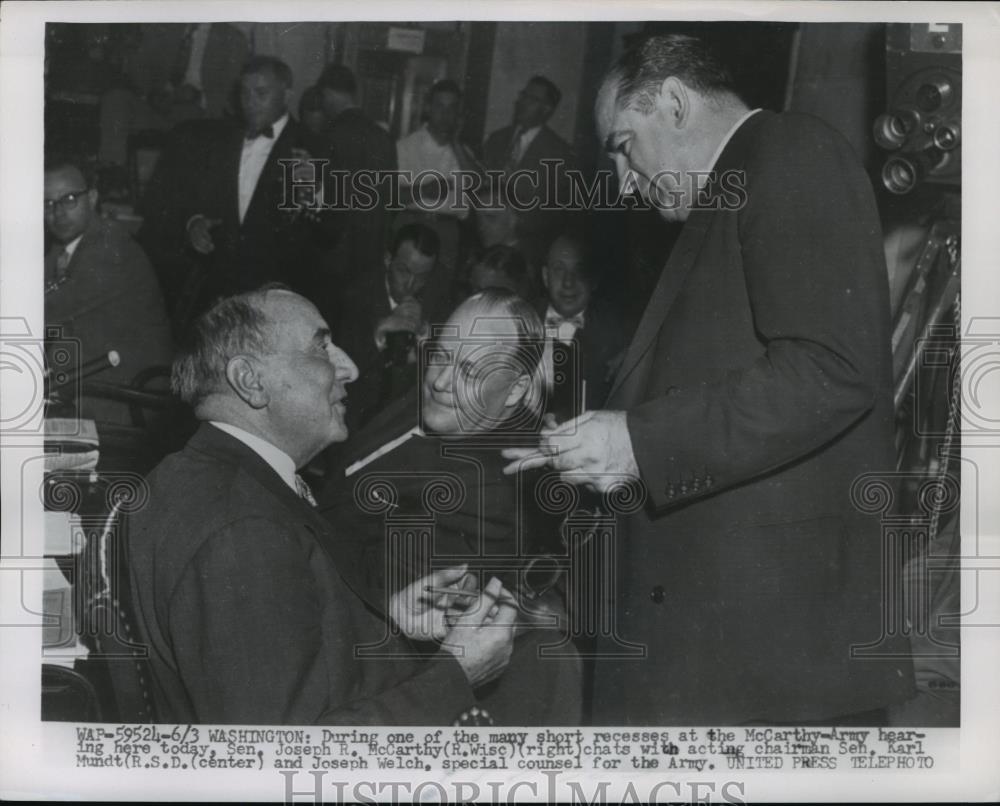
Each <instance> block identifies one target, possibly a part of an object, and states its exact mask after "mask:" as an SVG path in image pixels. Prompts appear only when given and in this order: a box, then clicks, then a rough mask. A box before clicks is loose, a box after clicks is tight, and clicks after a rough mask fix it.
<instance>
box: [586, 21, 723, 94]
mask: <svg viewBox="0 0 1000 806" xmlns="http://www.w3.org/2000/svg"><path fill="white" fill-rule="evenodd" d="M671 76H673V77H674V78H677V79H680V80H681V81H682V82H683V83H684V84H686V85H687V86H688V87H691V88H692V89H694V90H697V91H698V92H700V93H701V94H702V95H706V96H709V97H714V98H721V97H724V96H727V95H738V93H737V90H736V84H735V82H734V81H733V77H732V74H731V73H730V71H729V69H728V68H727V67H726V66H725V64H723V62H722V61H721V60H720V59H719V57H718V56H717V54H716V53H714V52H713V51H712V49H711V48H710V47H709V46H708V45H707V44H706V43H705V42H704V41H703V40H701V39H698V38H697V37H693V36H687V35H685V34H666V35H662V36H651V37H649V38H648V39H645V40H643V41H642V42H641V43H639V44H638V45H636V46H635V47H634V48H631V49H630V50H628V51H626V52H625V53H624V54H622V56H621V57H620V58H619V59H618V61H617V62H616V63H615V65H614V67H612V68H611V70H610V71H609V73H608V75H607V77H606V78H605V84H610V85H611V86H613V87H615V89H616V91H617V92H616V95H617V105H618V107H619V108H620V109H627V108H629V107H633V108H635V109H638V110H639V111H640V112H643V113H648V112H649V111H650V110H651V109H652V107H653V100H654V99H655V98H656V96H657V95H659V92H660V85H662V84H663V82H664V81H665V80H666V79H667V78H669V77H671Z"/></svg>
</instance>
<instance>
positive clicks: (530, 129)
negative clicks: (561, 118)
mask: <svg viewBox="0 0 1000 806" xmlns="http://www.w3.org/2000/svg"><path fill="white" fill-rule="evenodd" d="M561 98H562V93H561V92H560V91H559V88H558V87H557V86H556V85H555V84H553V83H552V82H551V81H550V80H549V79H547V78H546V77H545V76H540V75H539V76H534V77H532V78H531V79H530V80H529V81H528V83H527V84H525V86H524V89H522V90H521V92H520V93H518V96H517V102H516V103H515V104H514V122H513V123H512V124H511V125H510V126H505V127H504V128H502V129H498V130H497V131H495V132H493V133H492V134H491V135H490V136H489V137H488V138H487V139H486V143H485V144H484V146H483V156H484V162H485V164H486V167H487V168H488V169H490V170H499V171H503V173H504V176H505V177H511V176H513V175H514V174H515V173H516V172H522V175H521V178H520V179H515V180H512V181H510V182H509V183H506V182H505V188H506V191H507V193H506V200H505V201H506V203H507V206H508V207H509V208H510V209H511V210H512V212H513V214H514V216H515V219H516V224H515V227H516V238H517V242H518V244H519V245H520V247H521V249H522V251H524V253H525V257H527V258H528V262H529V263H530V264H531V265H532V266H535V267H537V266H540V265H541V264H542V261H543V259H544V257H545V250H546V249H547V248H548V244H549V242H550V241H551V240H552V238H553V237H555V235H556V234H557V233H558V231H559V229H560V228H561V226H562V224H563V220H564V213H563V211H562V210H560V209H545V210H543V209H539V208H540V207H541V206H542V205H546V204H547V205H548V206H549V207H552V206H553V205H562V204H568V203H569V193H568V186H567V184H566V183H567V179H566V175H565V171H566V169H568V168H571V167H572V165H573V153H572V149H571V148H570V145H569V143H567V142H566V141H565V140H563V139H562V138H561V137H560V136H559V135H558V134H556V133H555V132H554V131H553V130H552V129H551V128H549V126H548V121H549V118H551V117H552V113H553V112H555V110H556V107H557V106H558V105H559V101H560V99H561ZM543 161H551V162H552V163H553V165H554V167H552V168H548V169H546V167H545V166H544V165H543ZM552 176H554V177H555V178H556V182H555V183H554V184H553V183H552V182H550V177H552ZM532 206H533V209H527V208H529V207H532Z"/></svg>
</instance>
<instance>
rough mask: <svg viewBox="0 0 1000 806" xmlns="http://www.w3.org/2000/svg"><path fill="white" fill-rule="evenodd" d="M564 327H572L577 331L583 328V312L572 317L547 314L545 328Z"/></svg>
mask: <svg viewBox="0 0 1000 806" xmlns="http://www.w3.org/2000/svg"><path fill="white" fill-rule="evenodd" d="M564 325H572V326H573V327H574V328H576V329H577V330H579V329H580V328H581V327H583V311H580V313H578V314H575V315H574V316H562V315H561V314H558V313H549V314H547V315H546V317H545V327H555V328H559V327H563V326H564Z"/></svg>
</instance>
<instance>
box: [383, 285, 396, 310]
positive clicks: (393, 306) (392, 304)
mask: <svg viewBox="0 0 1000 806" xmlns="http://www.w3.org/2000/svg"><path fill="white" fill-rule="evenodd" d="M384 281H385V298H386V299H387V300H389V310H390V311H394V310H396V307H397V306H398V305H399V303H398V302H396V300H394V299H393V298H392V292H391V291H390V290H389V278H388V277H385V278H384Z"/></svg>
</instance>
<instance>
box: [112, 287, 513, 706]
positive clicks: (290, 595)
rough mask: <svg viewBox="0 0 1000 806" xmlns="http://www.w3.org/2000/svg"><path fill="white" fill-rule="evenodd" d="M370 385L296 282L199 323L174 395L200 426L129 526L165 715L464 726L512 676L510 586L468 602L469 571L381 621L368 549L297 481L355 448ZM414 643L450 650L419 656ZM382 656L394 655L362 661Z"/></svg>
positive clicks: (449, 571) (238, 300) (436, 581)
mask: <svg viewBox="0 0 1000 806" xmlns="http://www.w3.org/2000/svg"><path fill="white" fill-rule="evenodd" d="M356 377H357V369H356V367H355V365H354V363H353V362H352V361H351V360H350V358H348V357H347V355H346V354H345V353H344V352H343V351H341V350H340V349H339V348H338V347H337V346H336V345H334V344H333V343H331V341H330V332H329V328H328V326H327V324H326V322H325V321H324V320H323V318H322V317H321V316H320V314H319V312H318V311H317V310H316V308H315V307H314V306H313V305H312V304H311V303H310V302H309V301H308V300H306V299H305V298H303V297H301V296H299V295H297V294H295V293H292V292H291V291H289V290H287V289H284V288H282V287H265V288H263V289H261V290H257V291H253V292H248V293H245V294H240V295H238V296H235V297H230V298H228V299H225V300H223V301H221V302H219V303H217V304H216V305H215V306H214V307H213V308H212V309H211V310H209V311H208V312H206V313H205V314H203V315H202V316H201V317H200V318H198V319H197V320H196V322H195V324H194V326H193V328H192V332H191V336H190V341H189V343H188V344H187V345H186V347H185V348H184V349H183V350H182V351H181V353H180V355H179V357H178V358H177V360H176V362H175V364H174V367H173V377H172V386H173V388H174V390H175V392H177V393H178V394H179V395H180V396H181V398H183V399H184V400H185V401H186V402H188V403H190V404H191V405H192V406H193V407H194V410H195V414H196V416H197V417H198V419H200V420H201V421H202V424H201V426H200V428H199V430H198V431H197V433H196V434H195V435H194V437H193V438H192V439H191V441H190V442H189V443H188V444H187V445H186V446H185V447H184V449H183V450H181V451H180V452H178V453H176V454H173V455H171V456H169V457H167V458H166V459H165V460H164V461H163V462H162V463H161V464H160V465H159V466H158V467H157V468H156V469H154V470H153V472H152V473H151V474H150V476H149V479H148V483H149V501H148V505H147V506H145V507H144V508H143V509H141V510H140V511H138V512H137V513H136V514H135V515H134V517H133V518H132V521H131V524H130V526H131V528H130V547H129V548H130V552H129V554H130V557H129V561H130V563H129V564H130V567H131V590H132V597H133V602H134V606H135V609H136V616H137V622H138V625H137V626H138V628H139V634H140V638H141V640H142V641H143V642H144V643H146V644H147V645H148V646H149V652H150V665H151V668H152V673H153V680H154V694H155V701H156V706H157V710H158V713H159V717H160V718H161V720H163V721H166V722H181V723H223V724H225V723H241V724H451V723H452V722H453V721H455V720H456V719H461V718H462V717H463V714H465V713H466V712H467V711H468V710H469V709H471V708H472V707H474V706H475V705H476V700H475V697H474V694H473V689H474V688H476V687H479V686H481V685H483V684H484V683H487V682H489V681H490V680H491V679H493V678H494V677H495V676H496V675H498V674H499V673H500V672H502V670H503V668H504V667H505V665H506V664H507V662H508V659H509V657H510V653H511V648H512V642H513V623H514V617H515V612H514V608H512V607H510V606H509V605H507V604H505V601H507V600H508V599H509V596H510V595H509V594H508V593H506V592H504V591H503V590H502V588H501V585H500V583H499V581H498V580H491V581H490V582H489V583H488V584H487V585H486V586H485V588H484V589H483V590H482V591H471V592H470V584H472V583H474V579H473V578H472V577H471V576H469V575H468V574H466V573H465V568H464V566H461V565H459V566H457V567H455V566H453V567H449V568H442V569H440V570H438V571H436V572H435V573H434V574H431V575H428V576H427V577H425V578H423V579H420V580H416V581H415V582H414V583H413V584H412V585H409V586H407V587H406V588H404V589H402V590H401V591H399V592H397V595H395V596H393V597H392V599H391V601H390V602H389V604H388V608H387V612H385V613H384V614H382V615H378V614H375V613H373V612H372V610H371V608H370V607H368V606H367V605H366V604H365V603H364V601H363V600H362V599H361V598H360V597H359V596H358V595H357V593H356V592H355V591H354V589H353V588H352V586H351V582H350V574H349V573H348V571H349V568H347V567H345V566H346V565H347V560H345V558H346V557H349V556H350V551H349V546H345V541H349V540H351V539H353V538H352V536H351V535H347V534H344V533H339V532H338V530H337V529H336V526H335V525H331V523H330V522H328V521H326V520H324V519H323V518H322V517H320V516H319V514H318V513H317V511H316V509H315V501H314V500H313V498H312V494H311V492H310V491H309V489H308V487H307V486H306V484H305V482H304V481H303V480H302V479H301V477H299V476H298V475H297V473H296V468H300V467H302V466H304V465H305V464H306V463H307V462H308V461H309V460H310V459H312V458H313V457H314V456H315V455H316V454H317V453H319V452H320V451H321V450H323V448H325V447H326V446H328V445H329V444H330V443H332V442H336V441H339V440H343V439H345V438H346V436H347V429H346V427H345V425H344V414H345V398H346V394H347V391H346V387H347V384H349V383H350V382H351V381H353V380H354V379H355V378H356ZM427 587H431V588H436V589H439V590H444V591H446V593H443V594H442V593H434V594H428V593H427V592H426V591H425V588H427ZM453 590H454V591H464V592H465V593H464V594H463V595H462V603H463V608H462V609H461V610H460V611H458V610H456V609H454V608H452V609H451V610H450V611H449V607H450V605H451V604H452V603H453V600H454V598H455V596H457V593H456V594H455V595H454V596H453V595H451V594H450V593H447V592H448V591H453ZM470 600H471V602H472V606H467V604H468V602H469V601H470ZM446 617H447V620H446ZM387 627H391V628H392V629H387ZM410 640H419V641H422V642H424V643H425V644H427V643H435V642H437V643H436V644H435V646H436V649H435V651H434V652H431V653H424V656H423V657H422V658H417V659H414V657H413V655H414V653H413V652H412V651H410V652H407V651H405V649H406V644H407V643H408V642H409V641H410ZM379 644H381V645H382V647H383V649H384V650H385V651H384V652H381V653H380V656H379V657H372V658H369V657H357V649H358V648H359V647H360V646H362V645H369V646H371V645H379ZM400 648H402V650H403V651H399V650H400ZM130 662H131V661H130Z"/></svg>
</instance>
